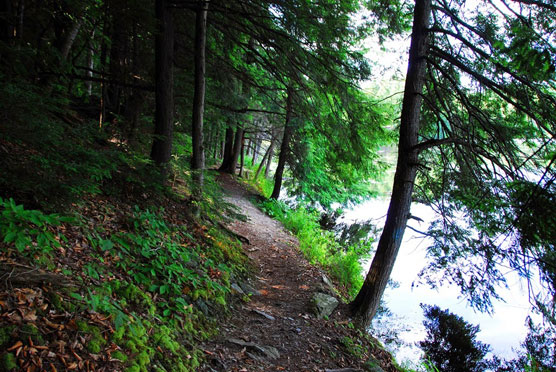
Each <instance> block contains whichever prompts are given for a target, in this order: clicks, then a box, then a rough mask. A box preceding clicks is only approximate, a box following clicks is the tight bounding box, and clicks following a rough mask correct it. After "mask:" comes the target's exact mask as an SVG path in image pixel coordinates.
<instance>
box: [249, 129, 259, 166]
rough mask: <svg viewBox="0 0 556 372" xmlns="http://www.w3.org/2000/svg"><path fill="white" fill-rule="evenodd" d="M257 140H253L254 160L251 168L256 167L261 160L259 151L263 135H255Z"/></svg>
mask: <svg viewBox="0 0 556 372" xmlns="http://www.w3.org/2000/svg"><path fill="white" fill-rule="evenodd" d="M254 136H255V139H254V140H253V159H252V161H251V166H253V165H255V163H256V162H257V160H258V159H259V150H260V147H261V135H260V134H259V133H255V134H254Z"/></svg>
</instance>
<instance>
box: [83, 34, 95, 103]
mask: <svg viewBox="0 0 556 372" xmlns="http://www.w3.org/2000/svg"><path fill="white" fill-rule="evenodd" d="M94 38H95V30H93V31H92V32H91V36H90V38H89V41H87V67H88V70H87V72H86V75H87V77H88V78H89V79H90V80H87V81H86V82H85V87H86V88H87V97H91V95H92V94H93V80H92V77H93V69H94V68H95V61H94V57H95V49H94V46H93V40H94Z"/></svg>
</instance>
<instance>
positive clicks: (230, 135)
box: [218, 126, 234, 173]
mask: <svg viewBox="0 0 556 372" xmlns="http://www.w3.org/2000/svg"><path fill="white" fill-rule="evenodd" d="M233 147H234V130H233V129H232V127H230V126H228V127H226V138H225V140H224V151H223V154H222V158H223V159H222V164H221V165H220V168H218V170H219V171H222V172H228V173H229V169H230V164H231V163H232V153H233Z"/></svg>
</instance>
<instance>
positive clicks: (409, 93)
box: [350, 0, 431, 327]
mask: <svg viewBox="0 0 556 372" xmlns="http://www.w3.org/2000/svg"><path fill="white" fill-rule="evenodd" d="M430 9H431V0H417V1H416V3H415V11H414V18H413V33H412V36H411V47H410V50H409V65H408V70H407V77H406V81H405V90H404V98H403V105H402V115H401V125H400V140H399V149H398V162H397V165H396V173H395V175H394V186H393V189H392V198H391V199H390V206H389V208H388V214H387V217H386V222H385V225H384V230H383V231H382V234H381V236H380V240H379V243H378V247H377V251H376V253H375V256H374V258H373V261H372V264H371V267H370V269H369V272H368V274H367V277H366V278H365V282H364V283H363V287H362V288H361V290H360V291H359V293H358V294H357V297H356V298H355V299H354V300H353V302H351V304H350V309H351V312H352V315H354V316H355V317H356V318H357V319H358V321H359V322H360V324H361V325H363V326H364V327H368V326H369V325H370V323H371V321H372V319H373V317H374V316H375V314H376V311H377V309H378V306H379V303H380V299H381V297H382V294H383V293H384V289H385V288H386V283H387V282H388V279H389V278H390V274H391V272H392V268H393V267H394V262H395V260H396V256H397V254H398V251H399V248H400V245H401V242H402V238H403V234H404V231H405V227H406V224H407V220H408V218H409V212H410V207H411V197H412V193H413V185H414V182H415V177H416V173H417V165H418V161H419V159H418V158H419V153H418V150H417V149H416V148H415V145H417V143H418V133H419V115H420V109H421V101H422V98H421V94H422V91H423V83H424V76H425V67H426V60H425V56H426V53H427V27H428V24H429V17H430V11H431V10H430Z"/></svg>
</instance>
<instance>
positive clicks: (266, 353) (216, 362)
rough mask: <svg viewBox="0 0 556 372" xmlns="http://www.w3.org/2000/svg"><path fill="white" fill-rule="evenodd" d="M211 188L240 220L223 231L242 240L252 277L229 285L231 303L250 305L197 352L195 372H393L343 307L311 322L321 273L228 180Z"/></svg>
mask: <svg viewBox="0 0 556 372" xmlns="http://www.w3.org/2000/svg"><path fill="white" fill-rule="evenodd" d="M219 182H220V183H221V184H222V186H223V188H224V189H225V190H226V191H227V193H228V196H227V197H226V199H227V201H229V202H230V203H233V204H234V205H236V206H237V207H238V208H239V210H240V212H241V213H242V214H244V215H245V216H246V217H247V220H246V221H245V222H242V221H235V222H233V223H232V224H231V225H229V226H228V228H229V229H230V230H231V231H233V232H234V233H236V234H238V235H240V236H243V237H245V238H246V239H247V240H248V242H244V244H243V247H244V249H245V251H246V253H247V255H248V256H249V259H250V260H251V263H252V265H253V266H254V267H255V276H254V278H253V281H252V282H251V283H242V286H241V287H242V288H240V286H239V285H238V286H236V288H237V291H238V292H239V296H241V295H242V294H241V292H246V293H247V294H249V293H251V295H250V299H249V300H248V301H238V302H237V303H236V304H235V305H234V308H233V310H232V316H230V317H228V318H226V320H225V321H223V323H222V324H221V325H220V334H219V336H218V338H217V339H216V340H212V341H210V342H207V343H205V344H204V345H203V348H204V350H205V353H206V354H207V363H206V364H205V365H204V366H203V367H202V371H208V372H213V371H236V372H247V371H291V372H295V371H327V372H330V371H334V372H353V371H373V372H380V371H385V372H395V371H398V370H397V369H396V368H395V367H394V366H393V365H392V362H391V358H390V356H389V354H388V353H386V352H385V351H383V350H382V349H380V348H378V347H376V346H375V345H374V343H373V342H372V340H362V341H361V340H360V339H361V337H358V336H357V333H358V331H357V330H354V329H352V327H350V326H349V322H348V318H347V316H346V315H345V306H342V305H340V307H339V308H338V309H337V310H336V311H335V312H334V313H333V314H332V315H331V316H330V318H329V319H328V320H324V319H317V317H316V316H315V315H314V313H313V312H312V310H311V298H312V296H313V295H314V294H315V293H316V292H321V293H328V294H333V291H332V290H331V289H330V288H329V286H328V285H327V284H326V279H324V280H323V273H322V271H321V270H320V269H319V268H317V267H315V266H313V265H311V264H309V263H308V262H307V260H306V259H305V258H304V257H303V255H302V254H301V252H300V251H299V250H298V244H299V243H298V241H297V239H296V238H295V237H294V236H292V235H291V234H290V233H289V232H287V231H286V230H285V229H284V227H283V226H282V225H281V224H280V223H279V222H277V221H275V220H273V219H271V218H270V217H268V216H266V215H265V214H264V213H263V212H261V211H260V210H259V209H258V208H257V207H255V206H254V205H253V204H252V203H251V202H250V200H249V198H250V197H251V196H252V195H251V194H250V193H249V192H248V191H246V189H245V188H244V187H243V186H242V185H240V184H238V183H237V182H236V181H235V180H234V179H233V178H232V177H230V176H228V175H220V176H219ZM246 296H247V295H246ZM246 296H245V297H246ZM245 297H244V298H245Z"/></svg>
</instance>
